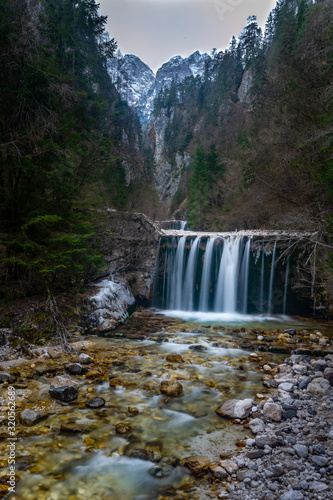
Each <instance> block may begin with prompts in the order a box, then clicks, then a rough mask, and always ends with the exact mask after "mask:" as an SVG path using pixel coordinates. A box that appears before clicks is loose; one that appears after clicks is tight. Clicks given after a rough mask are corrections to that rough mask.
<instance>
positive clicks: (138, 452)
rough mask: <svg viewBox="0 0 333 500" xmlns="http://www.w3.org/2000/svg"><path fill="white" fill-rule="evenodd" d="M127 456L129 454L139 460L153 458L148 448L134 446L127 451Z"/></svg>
mask: <svg viewBox="0 0 333 500" xmlns="http://www.w3.org/2000/svg"><path fill="white" fill-rule="evenodd" d="M126 456H128V457H130V458H137V459H139V460H145V461H148V460H150V458H151V457H150V455H149V453H148V451H147V450H143V449H134V448H132V449H130V450H128V451H126ZM155 475H156V474H155Z"/></svg>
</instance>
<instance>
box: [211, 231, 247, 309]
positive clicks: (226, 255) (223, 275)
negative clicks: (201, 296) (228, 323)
mask: <svg viewBox="0 0 333 500" xmlns="http://www.w3.org/2000/svg"><path fill="white" fill-rule="evenodd" d="M223 241H224V245H223V253H222V257H221V262H220V270H219V275H218V280H217V291H216V297H215V307H214V310H215V311H216V312H220V311H223V312H230V313H234V312H236V306H237V285H238V266H239V246H240V242H241V238H239V237H236V238H223Z"/></svg>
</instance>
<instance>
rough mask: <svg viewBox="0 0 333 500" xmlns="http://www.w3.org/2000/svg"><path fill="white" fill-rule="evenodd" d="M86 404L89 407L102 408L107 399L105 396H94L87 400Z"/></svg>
mask: <svg viewBox="0 0 333 500" xmlns="http://www.w3.org/2000/svg"><path fill="white" fill-rule="evenodd" d="M85 405H86V406H87V408H94V409H95V408H102V406H104V405H105V399H103V398H99V397H97V398H93V399H88V400H87V401H86V402H85Z"/></svg>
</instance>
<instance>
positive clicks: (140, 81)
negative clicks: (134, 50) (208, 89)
mask: <svg viewBox="0 0 333 500" xmlns="http://www.w3.org/2000/svg"><path fill="white" fill-rule="evenodd" d="M211 62H212V58H211V56H210V55H209V54H207V53H205V52H204V53H203V54H201V53H200V52H199V50H197V51H195V52H193V54H190V55H189V56H188V57H185V58H183V57H182V56H180V55H176V56H173V57H172V58H171V59H169V61H167V62H165V63H163V64H162V66H161V67H160V68H159V69H158V70H157V71H156V75H155V74H154V72H153V70H152V69H151V68H150V67H149V66H148V65H147V64H146V63H144V62H143V61H142V60H141V59H140V58H139V57H138V56H136V55H134V54H125V55H122V54H121V52H120V51H119V52H118V54H117V56H116V57H115V58H113V59H112V60H110V61H109V63H108V73H109V75H110V77H111V80H112V83H113V84H114V85H115V86H116V88H117V90H118V91H119V92H120V94H121V96H122V98H123V99H124V100H125V101H127V103H128V104H129V106H131V107H132V108H135V109H136V110H137V113H138V116H139V118H140V122H141V123H142V124H144V123H147V122H148V121H149V120H150V118H151V116H152V111H153V107H154V100H155V98H156V97H157V96H158V94H159V93H160V92H161V90H162V89H163V88H165V87H170V86H171V84H172V82H173V81H176V82H181V81H183V80H184V79H185V78H187V77H191V76H193V77H197V76H199V77H201V76H203V75H204V73H205V70H206V68H207V67H208V66H209V65H210V63H211Z"/></svg>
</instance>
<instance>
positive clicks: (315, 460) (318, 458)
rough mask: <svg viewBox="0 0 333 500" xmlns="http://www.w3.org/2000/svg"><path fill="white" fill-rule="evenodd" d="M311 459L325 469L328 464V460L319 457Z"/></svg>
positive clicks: (315, 456)
mask: <svg viewBox="0 0 333 500" xmlns="http://www.w3.org/2000/svg"><path fill="white" fill-rule="evenodd" d="M310 458H311V461H312V462H313V463H315V464H316V465H319V467H325V466H326V465H327V464H328V458H325V457H319V456H317V455H312V456H311V457H310Z"/></svg>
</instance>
